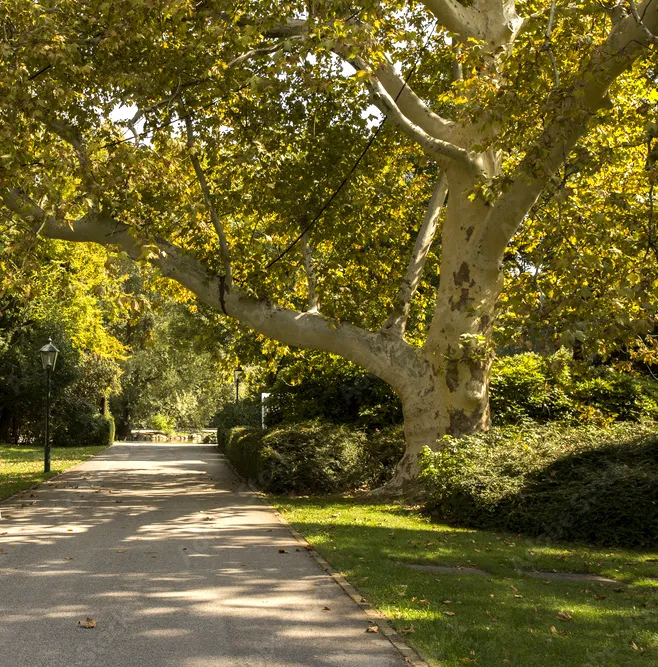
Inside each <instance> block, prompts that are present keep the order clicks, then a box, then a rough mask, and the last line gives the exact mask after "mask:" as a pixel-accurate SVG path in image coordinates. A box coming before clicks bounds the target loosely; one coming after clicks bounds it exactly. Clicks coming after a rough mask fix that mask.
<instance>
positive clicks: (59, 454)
mask: <svg viewBox="0 0 658 667" xmlns="http://www.w3.org/2000/svg"><path fill="white" fill-rule="evenodd" d="M104 449H106V447H105V446H100V447H59V448H57V449H55V448H52V449H51V450H50V470H51V471H50V472H49V473H48V474H47V475H46V474H44V472H43V447H34V446H28V445H20V446H14V445H3V444H0V500H3V499H4V498H7V497H8V496H11V495H13V494H14V493H17V492H18V491H22V490H23V489H29V488H30V487H31V486H34V485H35V484H38V483H39V482H43V480H45V479H48V478H49V477H52V476H53V475H56V474H57V473H60V472H62V471H63V470H66V469H67V468H71V467H72V466H74V465H76V464H78V463H80V462H81V461H84V460H85V459H88V458H89V457H90V456H93V455H94V454H98V453H99V452H102V451H103V450H104Z"/></svg>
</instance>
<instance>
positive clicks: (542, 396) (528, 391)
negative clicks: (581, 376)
mask: <svg viewBox="0 0 658 667" xmlns="http://www.w3.org/2000/svg"><path fill="white" fill-rule="evenodd" d="M570 381H571V375H570V370H569V360H568V358H567V357H566V355H565V354H564V353H558V354H556V355H554V356H553V357H543V356H541V355H539V354H536V353H534V352H527V353H525V354H516V355H514V356H511V357H499V358H497V359H495V361H494V364H493V367H492V369H491V385H490V390H489V392H490V405H491V414H492V419H493V422H494V423H495V424H515V423H518V422H521V421H523V420H528V419H531V420H533V421H536V422H546V421H549V420H554V419H564V418H566V417H569V416H570V415H572V414H573V410H574V404H573V400H572V399H571V397H570V396H569V394H568V386H569V384H570Z"/></svg>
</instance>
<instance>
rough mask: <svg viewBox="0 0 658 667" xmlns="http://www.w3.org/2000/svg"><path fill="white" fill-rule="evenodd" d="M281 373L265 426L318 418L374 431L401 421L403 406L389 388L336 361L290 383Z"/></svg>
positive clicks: (305, 372) (377, 379)
mask: <svg viewBox="0 0 658 667" xmlns="http://www.w3.org/2000/svg"><path fill="white" fill-rule="evenodd" d="M297 371H299V369H298V368H297V367H293V368H291V369H288V374H286V373H282V374H281V376H280V377H279V378H277V380H276V382H275V383H274V386H273V387H272V388H271V389H270V392H269V393H270V396H269V398H268V399H267V413H266V420H267V426H277V425H278V424H282V423H285V424H290V423H292V422H301V421H309V420H313V419H319V420H322V421H325V422H326V421H329V422H334V423H337V424H352V425H353V426H355V427H356V428H358V429H367V430H376V429H382V428H387V427H389V426H391V425H394V424H399V423H401V422H402V404H401V403H400V399H399V398H398V397H397V396H396V395H395V393H394V391H393V390H392V389H391V387H390V386H389V385H388V384H386V383H385V382H384V381H383V380H380V379H379V378H378V377H376V376H375V375H373V374H372V373H367V372H365V371H364V370H362V369H360V368H358V367H356V366H354V365H353V364H349V363H346V362H345V361H344V360H340V361H336V362H334V363H332V364H329V365H328V366H320V367H318V368H310V369H304V375H303V380H302V381H301V382H296V383H291V382H289V381H288V380H289V379H291V378H289V377H288V375H290V374H294V373H295V372H297Z"/></svg>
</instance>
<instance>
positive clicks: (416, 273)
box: [382, 173, 448, 338]
mask: <svg viewBox="0 0 658 667" xmlns="http://www.w3.org/2000/svg"><path fill="white" fill-rule="evenodd" d="M447 194H448V179H447V178H446V175H445V173H442V174H441V176H439V180H438V181H437V182H436V185H435V186H434V191H433V192H432V198H431V199H430V203H429V205H428V207H427V212H426V213H425V218H424V219H423V223H422V225H421V227H420V229H419V230H418V236H417V237H416V243H415V245H414V249H413V251H412V253H411V258H410V259H409V266H408V267H407V273H406V274H405V276H404V278H403V280H402V285H401V286H400V290H399V292H398V294H397V297H396V299H395V305H394V306H393V311H392V312H391V314H390V315H389V317H388V319H387V320H386V322H385V323H384V324H383V326H382V331H384V332H386V333H388V334H393V335H395V336H398V337H400V338H402V337H403V336H404V332H405V329H406V327H407V319H408V318H409V310H410V308H411V301H412V300H413V298H414V295H415V294H416V290H417V289H418V285H419V284H420V279H421V278H422V276H423V270H424V269H425V263H426V261H427V255H428V253H429V251H430V247H431V246H432V241H433V240H434V236H435V235H436V230H437V227H438V224H439V217H440V215H441V210H442V208H443V205H444V203H445V199H446V195H447Z"/></svg>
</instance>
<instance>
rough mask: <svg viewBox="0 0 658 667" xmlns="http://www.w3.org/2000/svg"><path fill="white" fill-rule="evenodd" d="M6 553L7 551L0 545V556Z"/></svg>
mask: <svg viewBox="0 0 658 667" xmlns="http://www.w3.org/2000/svg"><path fill="white" fill-rule="evenodd" d="M6 555H7V552H6V551H5V550H4V549H3V548H2V547H0V556H6Z"/></svg>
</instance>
